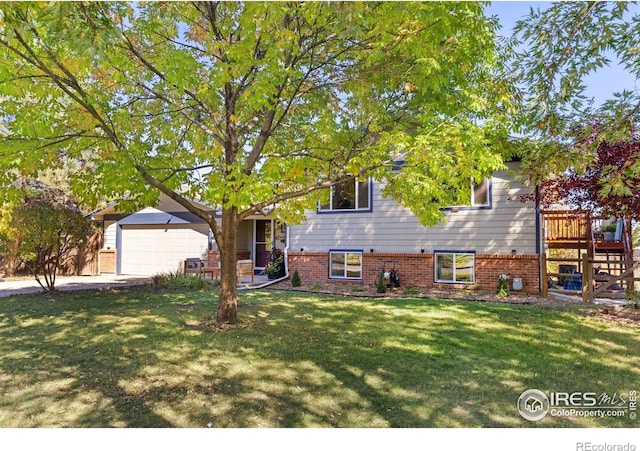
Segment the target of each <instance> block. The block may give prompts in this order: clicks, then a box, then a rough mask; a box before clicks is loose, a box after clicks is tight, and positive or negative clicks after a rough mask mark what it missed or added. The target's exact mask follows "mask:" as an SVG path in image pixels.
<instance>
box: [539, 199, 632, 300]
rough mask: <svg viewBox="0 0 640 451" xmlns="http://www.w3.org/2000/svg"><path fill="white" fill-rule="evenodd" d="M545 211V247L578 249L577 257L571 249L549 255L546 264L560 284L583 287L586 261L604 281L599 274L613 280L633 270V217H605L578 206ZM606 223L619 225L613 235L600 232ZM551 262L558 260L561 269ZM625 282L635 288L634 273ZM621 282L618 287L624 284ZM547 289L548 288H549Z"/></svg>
mask: <svg viewBox="0 0 640 451" xmlns="http://www.w3.org/2000/svg"><path fill="white" fill-rule="evenodd" d="M541 214H542V220H543V227H544V238H545V247H546V248H547V249H550V250H551V249H565V250H575V254H573V255H575V257H571V256H570V255H571V252H565V253H563V255H562V257H549V258H545V264H544V265H543V266H544V270H545V272H546V274H547V277H549V276H553V277H554V278H557V280H558V282H559V284H560V288H564V289H573V290H577V291H581V290H582V286H581V285H582V284H581V280H582V275H581V271H582V269H583V268H584V267H585V266H584V263H585V261H588V262H589V263H590V265H592V266H589V267H591V268H593V273H594V274H593V280H594V281H595V283H596V284H602V283H603V282H602V281H599V278H600V279H602V280H605V279H606V280H607V281H609V280H611V279H612V278H614V277H618V278H622V277H625V275H626V274H629V272H630V269H631V268H632V265H633V263H634V262H633V247H632V239H631V220H630V219H620V220H605V219H603V218H597V217H593V216H591V215H590V214H589V212H585V211H577V210H548V211H542V212H541ZM606 223H614V224H616V226H617V227H616V231H615V234H613V235H614V236H613V239H611V237H610V236H606V235H608V234H604V233H601V232H600V229H601V227H602V226H603V225H604V224H606ZM605 238H608V239H606V240H605ZM549 262H551V263H554V264H557V267H558V270H557V272H550V271H549V269H548V264H549ZM590 272H591V271H590ZM632 272H633V271H631V273H632ZM589 279H591V277H589ZM567 280H569V282H567ZM607 285H609V284H607ZM621 285H624V288H633V286H634V282H633V274H631V278H630V279H629V280H628V281H623V282H622V284H621ZM621 285H619V287H620V288H618V289H621V288H622V286H621ZM547 288H548V287H547ZM543 291H544V292H546V289H545V290H543Z"/></svg>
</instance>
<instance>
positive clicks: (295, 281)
mask: <svg viewBox="0 0 640 451" xmlns="http://www.w3.org/2000/svg"><path fill="white" fill-rule="evenodd" d="M300 285H302V280H300V274H298V270H297V269H296V270H295V271H294V272H293V276H292V277H291V286H292V287H299V286H300Z"/></svg>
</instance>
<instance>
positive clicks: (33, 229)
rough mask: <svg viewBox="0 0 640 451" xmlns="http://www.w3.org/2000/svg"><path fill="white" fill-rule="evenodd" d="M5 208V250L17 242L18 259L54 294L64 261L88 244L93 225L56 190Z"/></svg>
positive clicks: (40, 191) (34, 194)
mask: <svg viewBox="0 0 640 451" xmlns="http://www.w3.org/2000/svg"><path fill="white" fill-rule="evenodd" d="M5 208H6V210H5V211H3V215H4V216H5V222H4V223H3V227H2V230H1V231H0V234H1V235H2V239H0V241H1V242H2V243H3V245H2V247H3V248H4V249H5V251H6V250H7V248H8V247H10V246H12V245H13V243H17V246H16V247H15V249H17V257H18V259H19V260H21V261H22V262H23V263H24V265H25V266H26V268H27V269H28V270H29V272H30V273H31V274H32V275H33V276H34V277H35V279H36V280H37V281H38V283H39V284H40V286H42V288H43V289H45V290H46V291H54V290H55V282H56V276H57V273H58V270H59V269H60V267H61V265H62V263H63V260H64V259H65V258H67V257H68V256H69V255H70V254H71V253H72V252H73V251H75V250H78V249H80V248H82V247H83V246H84V245H85V244H86V242H87V241H88V239H89V237H90V235H91V233H92V229H91V227H90V226H89V223H88V222H87V221H86V220H85V218H84V217H83V216H82V215H81V214H80V212H79V211H78V209H77V208H76V207H75V206H74V205H73V203H72V202H71V201H70V200H69V199H67V198H65V197H61V196H60V193H59V192H57V191H56V190H50V189H42V190H39V191H36V192H32V193H31V194H30V195H28V197H26V198H25V199H23V201H22V202H21V203H19V204H17V205H13V206H10V205H5ZM6 218H9V219H8V220H6Z"/></svg>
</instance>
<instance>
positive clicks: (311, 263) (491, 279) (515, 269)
mask: <svg viewBox="0 0 640 451" xmlns="http://www.w3.org/2000/svg"><path fill="white" fill-rule="evenodd" d="M362 255H363V258H362V280H354V281H350V283H353V284H375V282H376V279H377V277H378V274H379V273H380V269H381V268H382V266H383V265H384V266H385V268H386V269H391V268H392V267H393V266H394V264H395V268H396V270H397V271H398V275H399V276H400V283H401V285H402V286H405V287H424V288H429V287H453V288H462V289H483V290H495V289H496V288H497V286H498V278H499V277H500V275H501V274H507V275H509V277H510V283H511V281H512V280H513V278H514V277H519V278H521V279H522V285H523V291H526V292H528V293H538V291H539V282H538V274H539V270H538V268H539V264H538V256H537V255H491V254H476V283H475V284H473V285H464V284H439V283H435V282H434V276H433V271H434V260H433V258H434V257H433V254H409V253H378V252H376V253H367V252H364V253H363V254H362ZM295 270H298V273H299V274H300V278H301V279H302V280H304V281H305V282H308V283H314V282H316V283H327V282H329V281H331V282H333V281H337V280H338V279H330V278H329V253H328V252H289V272H290V273H291V274H293V272H294V271H295Z"/></svg>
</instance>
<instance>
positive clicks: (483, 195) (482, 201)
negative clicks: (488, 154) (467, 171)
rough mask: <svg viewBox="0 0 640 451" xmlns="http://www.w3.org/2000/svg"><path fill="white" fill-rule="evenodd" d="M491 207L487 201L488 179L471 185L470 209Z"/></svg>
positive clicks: (488, 200)
mask: <svg viewBox="0 0 640 451" xmlns="http://www.w3.org/2000/svg"><path fill="white" fill-rule="evenodd" d="M489 205H491V203H490V199H489V179H484V180H483V181H482V182H480V183H478V184H475V185H471V206H472V207H488V206H489Z"/></svg>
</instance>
